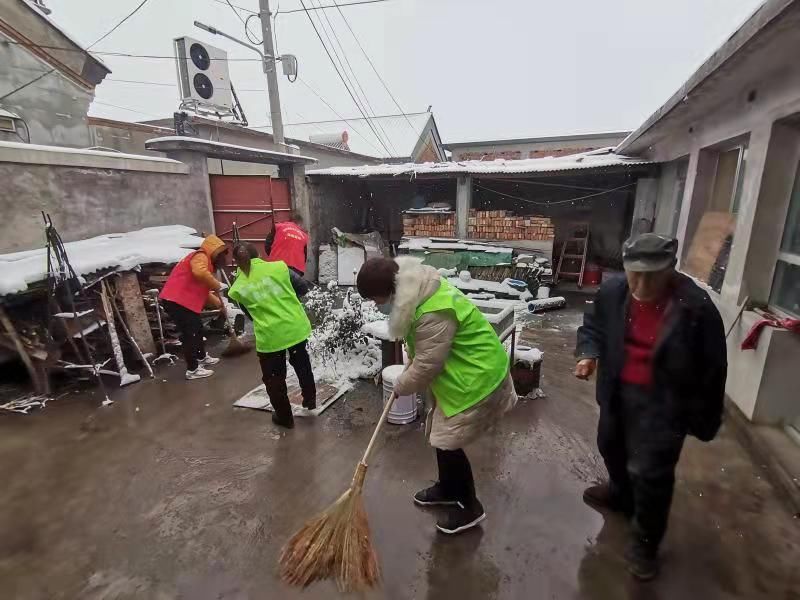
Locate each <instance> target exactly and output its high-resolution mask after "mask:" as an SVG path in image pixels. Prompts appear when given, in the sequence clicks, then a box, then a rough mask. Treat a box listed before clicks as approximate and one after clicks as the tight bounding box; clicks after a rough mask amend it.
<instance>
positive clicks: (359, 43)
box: [333, 0, 417, 133]
mask: <svg viewBox="0 0 800 600" xmlns="http://www.w3.org/2000/svg"><path fill="white" fill-rule="evenodd" d="M333 5H334V6H335V7H336V9H337V10H338V11H339V15H340V16H341V17H342V20H343V21H344V24H345V25H347V29H348V30H350V35H352V36H353V39H354V40H355V41H356V44H358V47H359V49H360V50H361V53H362V54H363V55H364V58H366V59H367V62H368V63H369V66H370V67H372V70H373V72H374V73H375V76H376V77H377V78H378V81H380V82H381V85H383V89H385V90H386V93H387V94H389V97H390V98H391V99H392V102H394V105H395V106H396V107H397V110H399V111H400V113H401V114H402V115H403V116H404V117H405V119H406V122H407V123H408V126H409V127H411V129H412V130H413V131H414V133H417V128H416V127H414V124H413V123H412V122H411V119H409V118H408V115H407V114H406V111H404V110H403V107H402V106H400V103H399V102H398V101H397V98H395V97H394V94H392V91H391V90H390V89H389V86H388V85H387V84H386V82H385V81H384V79H383V77H381V74H380V73H379V72H378V69H377V67H375V64H374V63H373V62H372V59H371V58H370V56H369V54H368V53H367V51H366V50H364V46H362V45H361V41H360V40H359V39H358V36H357V35H356V32H355V31H353V28H352V27H351V26H350V21H348V20H347V17H346V16H345V14H344V12H342V9H341V6H340V5H339V4H337V3H336V0H334V1H333Z"/></svg>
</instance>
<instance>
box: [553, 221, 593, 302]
mask: <svg viewBox="0 0 800 600" xmlns="http://www.w3.org/2000/svg"><path fill="white" fill-rule="evenodd" d="M581 233H583V235H581ZM588 251H589V224H588V223H576V224H575V225H574V226H573V227H572V230H571V231H570V237H568V238H567V239H566V240H564V243H563V244H562V245H561V256H560V257H559V259H558V269H556V282H558V280H559V279H561V277H574V278H576V280H577V282H578V287H579V288H581V287H583V273H584V271H585V270H586V254H587V253H588ZM565 263H566V264H565ZM576 268H577V269H578V270H577V271H575V269H576Z"/></svg>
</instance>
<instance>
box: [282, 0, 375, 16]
mask: <svg viewBox="0 0 800 600" xmlns="http://www.w3.org/2000/svg"><path fill="white" fill-rule="evenodd" d="M378 2H389V0H361V1H360V2H348V3H346V4H339V5H336V3H335V2H334V4H332V5H331V4H329V5H327V6H320V7H319V8H310V9H308V10H325V9H326V8H334V7H336V8H338V7H339V6H341V7H342V8H347V7H348V6H358V5H359V4H377V3H378ZM300 4H302V2H301V3H300ZM304 10H306V9H305V8H295V9H292V10H284V11H283V12H282V13H281V14H284V15H290V14H292V13H297V12H303V11H304Z"/></svg>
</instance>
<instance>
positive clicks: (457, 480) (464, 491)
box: [436, 448, 477, 507]
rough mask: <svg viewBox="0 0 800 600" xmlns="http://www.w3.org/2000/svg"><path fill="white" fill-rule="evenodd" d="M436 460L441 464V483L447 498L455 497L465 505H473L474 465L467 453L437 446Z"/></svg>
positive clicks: (475, 498)
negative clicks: (441, 448)
mask: <svg viewBox="0 0 800 600" xmlns="http://www.w3.org/2000/svg"><path fill="white" fill-rule="evenodd" d="M436 462H437V463H438V465H439V485H440V486H441V487H442V491H443V492H444V494H445V496H446V497H447V498H454V499H456V500H458V501H459V502H461V504H463V505H464V506H465V507H470V506H472V505H473V504H474V503H475V501H476V500H477V497H476V495H475V480H474V479H473V477H472V466H471V465H470V464H469V459H468V458H467V455H466V453H465V452H464V451H463V450H461V449H459V450H440V449H439V448H436Z"/></svg>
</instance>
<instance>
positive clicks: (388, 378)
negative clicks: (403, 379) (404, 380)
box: [382, 365, 405, 384]
mask: <svg viewBox="0 0 800 600" xmlns="http://www.w3.org/2000/svg"><path fill="white" fill-rule="evenodd" d="M404 370H405V366H403V365H391V366H389V367H386V368H385V369H384V370H383V372H382V377H383V381H384V383H390V384H394V382H395V381H397V378H398V377H400V375H401V374H402V373H403V371H404Z"/></svg>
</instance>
